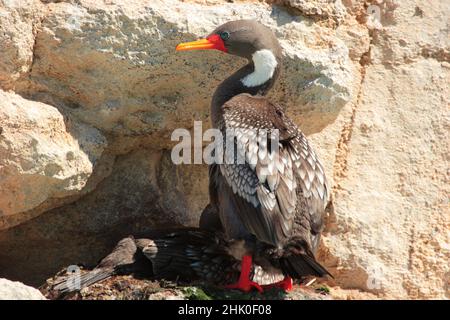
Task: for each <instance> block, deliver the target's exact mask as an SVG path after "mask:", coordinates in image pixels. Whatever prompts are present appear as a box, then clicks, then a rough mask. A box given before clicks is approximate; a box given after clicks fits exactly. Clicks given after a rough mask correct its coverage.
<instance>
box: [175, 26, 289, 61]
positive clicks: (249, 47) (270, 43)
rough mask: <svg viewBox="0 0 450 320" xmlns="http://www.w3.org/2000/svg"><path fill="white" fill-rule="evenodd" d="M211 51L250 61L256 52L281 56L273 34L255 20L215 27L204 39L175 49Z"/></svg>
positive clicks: (182, 44) (180, 45)
mask: <svg viewBox="0 0 450 320" xmlns="http://www.w3.org/2000/svg"><path fill="white" fill-rule="evenodd" d="M212 49H215V50H219V51H222V52H226V53H228V54H232V55H236V56H239V57H242V58H246V59H248V60H250V61H251V60H252V58H254V54H255V53H256V52H266V53H267V54H272V55H273V56H274V57H275V58H276V59H279V58H280V56H281V47H280V44H279V43H278V40H277V38H276V37H275V34H274V33H273V32H272V30H270V29H269V28H268V27H266V26H264V25H262V24H261V23H259V22H257V21H255V20H236V21H229V22H227V23H225V24H223V25H221V26H219V27H217V28H216V29H215V30H214V31H213V32H212V33H211V34H210V35H209V36H207V37H206V38H205V39H200V40H197V41H192V42H185V43H180V44H179V45H178V46H177V47H176V50H177V51H184V50H212Z"/></svg>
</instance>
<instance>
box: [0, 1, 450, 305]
mask: <svg viewBox="0 0 450 320" xmlns="http://www.w3.org/2000/svg"><path fill="white" fill-rule="evenodd" d="M268 2H269V3H261V2H254V1H237V2H235V3H229V2H227V1H220V0H217V1H216V0H214V1H200V0H199V1H196V0H190V1H178V0H168V1H155V0H141V1H125V0H112V1H90V0H81V1H37V0H36V1H34V0H27V1H18V0H8V1H6V0H0V44H1V46H0V90H1V91H0V130H1V131H0V190H1V193H0V210H1V211H0V276H5V277H7V278H11V279H18V280H21V281H25V282H26V283H30V284H35V285H38V284H41V283H42V282H43V280H44V279H46V278H47V277H49V276H50V275H52V274H54V273H55V271H57V270H59V269H60V268H61V267H63V266H67V265H69V264H73V263H83V264H85V265H93V264H95V263H96V262H97V260H98V259H100V258H102V257H103V255H105V254H106V253H107V252H109V250H110V249H111V247H112V246H113V245H114V243H115V242H116V241H117V239H120V238H121V237H123V236H126V235H128V234H134V233H136V232H141V231H146V230H148V229H151V228H155V227H162V226H166V225H177V224H178V225H196V224H197V221H198V218H199V215H200V212H201V210H202V208H203V207H204V206H205V205H206V204H207V202H208V191H207V167H206V166H205V165H181V166H175V165H174V164H173V163H172V162H171V159H170V148H171V147H172V146H173V145H174V142H172V141H171V139H170V135H171V133H172V131H173V130H174V129H176V128H187V129H192V127H193V121H194V120H197V121H203V129H206V128H208V127H209V102H210V97H211V94H212V90H213V89H214V87H215V86H217V84H218V83H219V82H220V81H221V80H222V79H223V78H225V77H226V75H227V74H229V73H231V72H232V71H233V70H235V69H237V68H238V67H239V66H241V65H242V64H243V63H244V62H243V61H237V59H235V58H233V57H230V56H228V55H224V54H221V53H218V52H203V53H202V54H198V53H193V52H185V53H182V54H180V53H175V52H174V48H175V45H176V44H177V43H178V42H180V41H188V40H192V39H195V38H198V37H202V36H205V35H206V34H208V33H209V32H210V31H211V30H212V29H214V27H215V26H217V25H219V24H221V23H223V22H225V21H228V20H236V19H241V18H244V17H245V18H255V19H258V20H259V21H261V22H262V23H264V24H266V25H268V26H269V27H271V28H272V29H273V30H274V31H275V32H276V34H277V37H278V38H279V39H280V42H281V44H282V47H283V51H284V68H283V70H282V76H281V78H280V81H279V83H278V84H277V85H276V87H275V88H274V90H273V92H272V93H271V98H272V99H273V100H276V101H278V102H280V103H282V104H284V105H285V106H286V108H287V110H288V113H289V114H290V115H291V117H292V118H293V119H294V120H295V121H296V123H298V124H299V125H300V127H301V128H302V130H303V131H304V132H305V133H306V134H307V135H308V136H309V138H310V139H311V140H312V141H313V143H314V145H315V147H316V150H317V153H318V154H319V156H320V157H321V159H322V161H323V163H324V165H325V169H326V171H327V175H328V177H329V179H330V180H331V182H332V185H333V201H332V207H331V210H330V215H329V219H328V223H327V228H326V230H325V235H324V241H323V246H322V248H321V251H320V255H319V258H320V260H321V261H323V262H324V263H325V265H326V266H327V267H328V268H329V269H330V270H331V271H332V273H333V274H334V275H335V281H334V282H333V283H330V284H332V285H334V286H336V290H339V292H340V293H339V295H340V296H342V297H352V296H355V297H362V296H363V297H364V296H366V297H394V298H399V297H401V298H446V297H447V298H448V297H449V291H448V286H449V281H450V279H449V273H450V269H449V266H448V261H449V260H450V252H449V237H450V234H449V230H450V226H449V224H450V215H449V213H450V212H449V210H448V200H447V198H448V196H447V195H448V193H449V191H450V190H449V186H448V184H447V183H446V181H448V160H449V159H448V154H449V143H448V141H449V139H448V130H449V126H448V122H445V120H444V119H445V116H448V98H449V97H448V88H447V86H448V83H449V67H450V64H449V62H450V51H449V40H448V31H445V30H448V22H447V20H448V19H446V17H448V15H449V14H450V8H449V5H448V4H447V1H445V0H442V1H433V2H432V4H429V5H427V6H426V7H425V6H422V5H421V4H420V3H419V2H417V3H416V1H413V0H408V1H402V2H400V1H398V2H397V1H395V2H394V1H392V0H386V1H378V2H376V1H367V3H365V2H364V1H355V0H353V1H348V0H342V1H340V0H335V1H331V0H330V1H328V0H327V1H322V0H320V1H297V0H295V1H294V0H292V1H291V0H289V1H268ZM31 218H33V219H31ZM30 243H32V244H33V245H30ZM339 288H340V289H339Z"/></svg>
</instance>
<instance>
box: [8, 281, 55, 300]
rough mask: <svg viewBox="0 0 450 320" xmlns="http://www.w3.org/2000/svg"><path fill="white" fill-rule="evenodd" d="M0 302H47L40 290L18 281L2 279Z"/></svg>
mask: <svg viewBox="0 0 450 320" xmlns="http://www.w3.org/2000/svg"><path fill="white" fill-rule="evenodd" d="M0 300H47V299H46V298H45V297H44V296H43V295H42V293H40V292H39V290H38V289H35V288H32V287H29V286H26V285H24V284H23V283H20V282H17V281H10V280H7V279H0Z"/></svg>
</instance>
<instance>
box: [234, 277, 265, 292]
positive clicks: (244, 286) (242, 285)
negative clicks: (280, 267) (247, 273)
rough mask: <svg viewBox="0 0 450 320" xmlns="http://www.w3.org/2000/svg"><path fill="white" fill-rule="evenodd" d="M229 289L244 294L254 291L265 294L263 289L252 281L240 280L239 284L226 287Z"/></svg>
mask: <svg viewBox="0 0 450 320" xmlns="http://www.w3.org/2000/svg"><path fill="white" fill-rule="evenodd" d="M225 288H227V289H238V290H241V291H243V292H250V291H252V289H256V290H258V291H259V293H263V292H264V290H263V288H262V287H261V286H260V285H259V284H258V283H256V282H254V281H250V280H248V279H247V280H239V281H238V282H237V283H234V284H229V285H226V286H225Z"/></svg>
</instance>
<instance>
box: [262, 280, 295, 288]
mask: <svg viewBox="0 0 450 320" xmlns="http://www.w3.org/2000/svg"><path fill="white" fill-rule="evenodd" d="M262 287H263V289H264V290H265V289H271V288H280V289H283V290H284V291H291V290H292V288H293V287H294V286H293V284H292V278H291V277H284V279H283V280H281V281H279V282H275V283H271V284H267V285H264V286H262Z"/></svg>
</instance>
